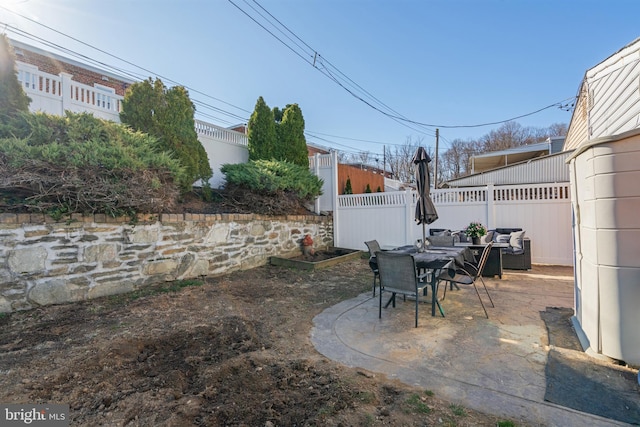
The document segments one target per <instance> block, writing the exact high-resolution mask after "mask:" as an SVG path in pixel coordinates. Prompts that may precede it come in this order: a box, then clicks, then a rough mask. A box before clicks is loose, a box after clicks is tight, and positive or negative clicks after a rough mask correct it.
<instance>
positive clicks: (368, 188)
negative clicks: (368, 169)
mask: <svg viewBox="0 0 640 427" xmlns="http://www.w3.org/2000/svg"><path fill="white" fill-rule="evenodd" d="M364 192H365V193H371V192H372V191H371V186H370V185H369V184H368V183H367V188H365V189H364Z"/></svg>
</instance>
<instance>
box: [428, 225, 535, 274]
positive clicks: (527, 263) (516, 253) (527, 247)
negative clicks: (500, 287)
mask: <svg viewBox="0 0 640 427" xmlns="http://www.w3.org/2000/svg"><path fill="white" fill-rule="evenodd" d="M429 234H430V236H434V237H435V239H434V240H436V239H437V238H438V236H453V238H454V241H455V242H470V241H471V238H469V237H468V236H467V235H466V234H465V232H464V230H461V231H451V230H447V229H442V228H432V229H430V230H429ZM480 241H481V242H482V243H487V242H489V241H493V242H495V243H508V244H509V247H506V248H502V268H504V269H508V270H530V269H531V240H530V239H529V238H528V237H526V235H525V232H524V231H523V230H522V228H496V229H494V230H488V231H487V234H485V235H484V236H482V238H481V240H480Z"/></svg>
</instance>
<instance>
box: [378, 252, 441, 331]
mask: <svg viewBox="0 0 640 427" xmlns="http://www.w3.org/2000/svg"><path fill="white" fill-rule="evenodd" d="M376 258H377V261H378V273H379V278H380V303H379V307H378V318H379V319H380V318H382V294H383V293H384V292H390V293H391V299H390V300H389V302H388V303H387V306H388V305H389V303H393V307H395V306H396V294H401V295H403V296H405V297H406V296H409V297H413V298H415V302H416V328H417V327H418V305H419V303H420V301H419V300H420V295H423V296H426V294H427V292H426V290H427V287H428V286H429V284H428V283H427V282H426V281H424V280H425V278H426V277H427V275H428V273H425V274H423V275H418V273H417V270H416V263H415V260H414V259H413V257H412V256H411V254H399V253H390V252H382V251H379V252H376Z"/></svg>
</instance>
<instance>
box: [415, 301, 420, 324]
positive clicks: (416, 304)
mask: <svg viewBox="0 0 640 427" xmlns="http://www.w3.org/2000/svg"><path fill="white" fill-rule="evenodd" d="M419 299H420V298H418V293H417V292H416V328H417V327H418V300H419Z"/></svg>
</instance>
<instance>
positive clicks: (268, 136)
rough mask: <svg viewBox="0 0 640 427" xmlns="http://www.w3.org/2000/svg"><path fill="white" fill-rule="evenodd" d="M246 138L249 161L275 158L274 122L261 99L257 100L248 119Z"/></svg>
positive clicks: (270, 112) (268, 109) (269, 110)
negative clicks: (247, 140)
mask: <svg viewBox="0 0 640 427" xmlns="http://www.w3.org/2000/svg"><path fill="white" fill-rule="evenodd" d="M247 137H248V139H249V147H248V148H249V160H272V159H275V158H276V157H275V154H276V153H275V146H276V139H277V136H276V122H275V120H274V118H273V112H272V111H271V109H270V108H269V106H268V105H267V104H266V103H265V102H264V99H263V98H262V97H259V98H258V101H257V102H256V106H255V108H254V110H253V113H252V114H251V117H250V118H249V124H248V125H247Z"/></svg>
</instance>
